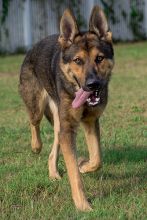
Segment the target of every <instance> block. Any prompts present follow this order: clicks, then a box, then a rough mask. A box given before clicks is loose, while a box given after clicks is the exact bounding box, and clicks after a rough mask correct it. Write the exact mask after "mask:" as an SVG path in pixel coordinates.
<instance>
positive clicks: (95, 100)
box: [72, 88, 100, 108]
mask: <svg viewBox="0 0 147 220" xmlns="http://www.w3.org/2000/svg"><path fill="white" fill-rule="evenodd" d="M85 103H86V104H87V105H88V106H92V107H95V106H97V105H98V104H99V103H100V91H99V90H96V91H85V90H83V89H82V88H81V89H79V90H78V91H77V92H76V97H75V99H74V100H73V102H72V107H73V108H79V107H80V106H82V105H83V104H85Z"/></svg>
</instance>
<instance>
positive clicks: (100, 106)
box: [19, 6, 114, 211]
mask: <svg viewBox="0 0 147 220" xmlns="http://www.w3.org/2000/svg"><path fill="white" fill-rule="evenodd" d="M113 65H114V60H113V47H112V34H111V32H110V31H109V30H108V23H107V20H106V17H105V15H104V12H103V11H102V10H101V9H100V8H99V7H98V6H95V7H94V8H93V10H92V13H91V17H90V21H89V30H88V31H87V32H80V31H79V29H78V26H77V23H76V19H75V17H74V15H73V14H72V12H71V11H70V10H69V9H67V10H65V11H64V13H63V16H62V18H61V21H60V34H59V35H52V36H49V37H47V38H45V39H43V40H42V41H40V42H39V43H37V44H36V45H35V46H34V47H33V49H31V50H30V51H29V52H28V53H27V55H26V57H25V60H24V62H23V64H22V67H21V74H20V84H19V91H20V94H21V97H22V99H23V101H24V103H25V105H26V108H27V111H28V114H29V119H30V126H31V134H32V140H31V145H32V150H33V152H35V153H39V152H40V151H41V148H42V142H41V137H40V129H39V125H40V122H41V120H42V117H43V115H45V116H46V118H47V119H48V120H49V121H50V123H51V124H52V125H53V127H54V142H53V146H52V150H51V153H50V155H49V160H48V166H49V176H50V177H51V178H55V179H59V178H60V175H59V173H58V169H57V162H58V153H59V149H60V148H61V151H62V154H63V157H64V160H65V164H66V168H67V172H68V177H69V182H70V186H71V191H72V198H73V200H74V203H75V205H76V207H77V208H78V209H79V210H83V211H84V210H85V211H86V210H91V206H90V204H89V202H88V201H87V199H86V197H85V194H84V189H83V188H84V187H83V184H82V181H81V178H80V173H86V172H91V171H95V170H97V169H98V168H100V167H101V155H100V129H99V118H100V116H101V114H102V113H103V111H104V109H105V107H106V104H107V99H108V84H109V80H110V76H111V70H112V68H113ZM79 124H82V125H83V128H84V131H85V137H86V142H87V146H88V151H89V159H84V158H80V159H79V160H78V159H77V156H76V133H77V128H78V126H79Z"/></svg>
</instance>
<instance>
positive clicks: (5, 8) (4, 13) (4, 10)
mask: <svg viewBox="0 0 147 220" xmlns="http://www.w3.org/2000/svg"><path fill="white" fill-rule="evenodd" d="M9 3H10V0H2V16H1V23H2V24H3V23H4V22H5V19H6V17H7V15H8V9H9Z"/></svg>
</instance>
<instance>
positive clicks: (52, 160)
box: [48, 98, 61, 179]
mask: <svg viewBox="0 0 147 220" xmlns="http://www.w3.org/2000/svg"><path fill="white" fill-rule="evenodd" d="M49 107H50V110H51V112H52V117H53V124H54V142H53V146H52V151H51V153H50V155H49V159H48V168H49V177H50V178H52V179H60V178H61V176H60V175H59V173H58V169H57V162H58V154H59V131H60V122H59V114H58V108H57V105H56V104H55V102H54V101H53V100H52V99H51V98H50V99H49Z"/></svg>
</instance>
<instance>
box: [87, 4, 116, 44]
mask: <svg viewBox="0 0 147 220" xmlns="http://www.w3.org/2000/svg"><path fill="white" fill-rule="evenodd" d="M89 31H90V32H94V33H95V34H96V35H97V36H98V37H99V38H100V39H104V40H106V41H109V42H111V41H112V33H111V32H110V31H108V22H107V19H106V16H105V14H104V12H103V10H102V9H101V8H100V7H99V6H94V8H93V10H92V13H91V16H90V20H89Z"/></svg>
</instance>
